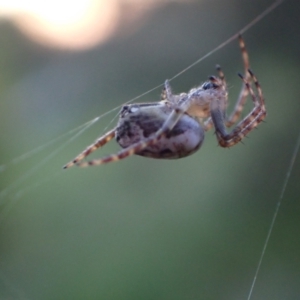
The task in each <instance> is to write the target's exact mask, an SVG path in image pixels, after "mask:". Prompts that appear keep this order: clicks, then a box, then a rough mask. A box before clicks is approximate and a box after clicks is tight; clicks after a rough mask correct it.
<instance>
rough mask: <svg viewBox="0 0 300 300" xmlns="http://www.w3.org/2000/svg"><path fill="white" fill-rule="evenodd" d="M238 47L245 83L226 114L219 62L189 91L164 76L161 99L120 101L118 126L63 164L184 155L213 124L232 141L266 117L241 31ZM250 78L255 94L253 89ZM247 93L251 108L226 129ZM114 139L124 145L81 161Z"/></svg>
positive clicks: (226, 142) (221, 138)
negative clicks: (174, 89)
mask: <svg viewBox="0 0 300 300" xmlns="http://www.w3.org/2000/svg"><path fill="white" fill-rule="evenodd" d="M239 46H240V49H241V52H242V57H243V62H244V75H241V74H239V76H240V77H241V79H242V81H243V86H242V89H241V92H240V95H239V97H238V100H237V102H236V105H235V108H234V110H233V112H232V114H231V115H230V116H229V117H226V109H227V103H228V92H227V85H226V81H225V77H224V74H223V72H222V70H221V67H220V66H217V71H218V77H216V76H210V77H209V80H208V81H206V82H204V83H203V84H202V85H200V86H198V87H196V88H193V89H191V90H190V91H189V92H188V93H182V94H179V95H174V94H173V93H172V90H171V87H170V84H169V81H168V80H166V81H165V85H164V89H163V92H162V95H161V101H159V102H154V103H141V104H130V105H124V106H123V107H122V109H121V112H120V116H119V121H118V124H117V126H116V127H115V128H114V129H112V130H111V131H109V132H108V133H106V134H105V135H103V136H102V137H100V138H99V139H97V140H96V141H95V142H94V143H93V144H92V145H90V146H89V147H88V148H86V149H85V150H84V151H83V152H82V153H80V154H79V155H78V156H77V157H76V158H75V159H74V160H72V161H71V162H69V163H68V164H66V165H65V166H64V169H66V168H69V167H71V166H73V165H77V166H80V167H87V166H95V165H101V164H104V163H108V162H112V161H118V160H121V159H124V158H126V157H128V156H130V155H133V154H137V155H141V156H146V157H152V158H158V159H176V158H181V157H185V156H188V155H191V154H192V153H194V152H195V151H197V150H198V149H199V148H200V146H201V145H202V143H203V141H204V133H205V131H208V130H209V129H211V128H212V127H214V128H215V132H216V137H217V140H218V143H219V145H220V146H221V147H231V146H234V145H236V144H237V143H238V142H240V141H241V140H242V139H243V138H244V137H245V136H246V135H247V134H248V133H249V132H250V131H252V130H253V129H254V128H255V127H256V126H257V125H258V124H259V123H260V122H262V121H263V119H264V118H265V117H266V108H265V103H264V97H263V94H262V90H261V87H260V84H259V83H258V81H257V79H256V77H255V75H254V74H253V72H252V71H251V70H250V69H249V57H248V53H247V50H246V48H245V43H244V41H243V39H242V37H241V36H239ZM252 83H253V84H254V86H255V89H256V93H255V92H254V91H253V89H252ZM248 95H250V97H251V99H252V102H253V104H254V107H253V109H252V110H251V111H250V113H249V114H248V115H247V116H246V117H245V118H244V119H242V120H241V121H240V122H239V123H238V124H237V125H236V126H235V127H234V129H233V130H232V131H231V132H230V133H227V130H226V128H227V127H228V128H229V127H231V126H232V125H233V124H235V123H236V122H237V120H238V119H239V117H240V115H241V112H242V110H243V107H244V105H245V102H246V100H247V97H248ZM113 138H115V139H116V141H117V142H118V144H119V145H120V146H121V147H122V148H124V149H123V150H121V151H119V152H118V153H117V154H112V155H109V156H107V157H104V158H101V159H95V160H91V161H87V162H85V161H82V160H83V159H84V158H85V157H86V156H88V155H89V154H90V153H92V152H94V151H95V150H97V149H98V148H100V147H101V146H103V145H105V144H106V143H107V142H109V141H110V140H111V139H113Z"/></svg>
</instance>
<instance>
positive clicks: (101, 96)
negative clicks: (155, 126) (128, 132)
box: [0, 0, 300, 300]
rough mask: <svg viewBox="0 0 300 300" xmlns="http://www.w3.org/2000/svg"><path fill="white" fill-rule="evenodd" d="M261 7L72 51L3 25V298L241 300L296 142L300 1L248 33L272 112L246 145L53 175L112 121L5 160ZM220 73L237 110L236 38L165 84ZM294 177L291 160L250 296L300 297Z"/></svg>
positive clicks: (158, 14)
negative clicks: (175, 158)
mask: <svg viewBox="0 0 300 300" xmlns="http://www.w3.org/2000/svg"><path fill="white" fill-rule="evenodd" d="M270 3H272V1H258V0H253V1H245V0H243V1H240V0H226V1H221V0H218V1H217V0H216V1H198V2H192V1H189V2H187V3H186V4H182V3H181V4H180V3H171V4H168V5H166V6H162V7H160V9H159V10H157V11H155V13H153V14H152V15H149V16H147V21H145V22H144V23H143V24H141V26H140V27H138V28H137V29H136V30H135V32H134V34H131V35H129V36H128V35H126V36H122V35H121V34H120V35H119V36H116V37H115V38H113V39H111V40H110V41H109V42H108V43H107V44H105V45H102V46H101V47H98V48H94V49H91V50H89V51H85V52H73V53H72V52H70V51H56V50H55V49H47V48H43V47H42V46H39V45H36V44H34V43H32V42H31V41H29V40H27V39H26V37H24V36H22V35H21V34H20V33H19V32H18V31H17V30H16V29H15V28H14V26H13V25H12V24H11V23H9V22H2V23H1V24H0V44H1V47H0V99H1V110H0V128H1V129H0V132H1V135H0V141H1V150H0V153H1V161H0V163H1V164H3V165H5V166H6V169H5V170H3V171H2V172H1V173H0V176H1V188H2V194H1V195H2V196H1V199H0V201H1V208H0V209H1V210H0V219H1V223H0V224H1V226H0V247H1V248H0V249H1V250H0V257H1V263H0V299H131V300H133V299H156V300H157V299H172V300H175V299H246V298H247V295H248V293H249V290H250V286H251V283H252V280H253V277H254V273H255V269H256V266H257V264H258V260H259V256H260V254H261V251H262V247H263V244H264V242H265V239H266V235H267V232H268V229H269V226H270V223H271V220H272V217H273V214H274V210H275V207H276V203H277V201H278V199H279V196H280V192H281V188H282V185H283V183H284V179H285V176H286V172H287V168H288V164H289V161H290V160H291V157H292V153H293V149H294V147H295V144H296V140H297V136H298V135H299V132H300V121H299V112H300V101H299V90H298V88H299V69H300V60H299V47H300V39H299V36H300V27H299V10H300V2H298V1H285V2H284V3H283V4H282V5H281V6H280V7H278V8H277V9H276V10H275V11H273V12H272V13H271V14H270V15H268V16H267V17H266V18H264V19H263V20H262V21H261V22H259V23H258V24H256V25H255V26H254V27H253V28H251V29H250V30H249V31H248V32H247V33H245V34H244V38H245V41H246V46H247V49H248V51H249V54H250V60H251V67H252V69H253V70H254V72H255V74H257V76H258V79H259V81H260V83H261V85H262V87H263V92H264V95H265V97H266V102H267V109H268V117H267V120H266V123H264V124H262V125H260V126H259V130H256V131H254V132H252V133H251V134H250V136H249V137H250V138H249V139H246V140H245V144H244V145H242V144H240V145H238V146H236V147H233V148H232V149H230V150H226V149H225V150H224V149H222V148H220V147H217V146H216V145H217V143H216V139H215V136H214V134H213V132H208V133H207V136H206V141H205V143H204V145H203V146H202V149H201V150H200V151H199V152H197V153H196V154H194V155H193V156H191V157H188V158H185V159H181V160H178V161H158V160H151V159H146V158H141V157H131V158H130V159H127V160H124V161H122V162H119V163H115V164H109V165H106V166H102V167H97V168H96V167H95V168H89V169H78V168H72V169H70V170H68V171H62V170H61V167H62V165H63V164H65V163H66V162H67V161H69V160H70V159H72V158H73V157H74V156H75V155H76V154H78V153H79V152H80V151H81V150H83V149H84V148H85V146H87V145H89V144H90V143H91V142H92V141H93V140H94V139H95V138H96V137H98V136H99V135H101V134H102V133H103V129H104V128H105V127H106V126H107V124H109V122H110V121H111V120H112V118H113V117H114V116H115V113H116V111H115V112H114V113H112V114H110V115H108V116H106V117H105V118H102V119H101V120H100V121H99V122H97V123H96V124H95V125H94V126H93V127H91V128H89V130H87V131H85V132H84V134H82V135H80V136H79V137H78V138H76V139H74V140H72V141H70V143H68V144H67V146H66V147H64V148H62V145H64V143H65V142H66V141H67V140H69V139H70V138H71V137H72V136H73V135H74V133H73V134H69V135H66V136H64V137H63V138H62V139H58V140H54V142H53V143H52V144H51V145H49V146H47V147H45V148H44V149H42V151H39V152H38V151H37V153H36V154H35V155H34V156H32V157H31V158H29V159H26V160H23V161H21V162H16V163H10V162H11V161H12V159H14V158H15V157H18V156H20V155H22V154H24V153H27V152H28V151H30V150H32V149H39V148H37V147H40V146H42V145H45V144H46V143H48V142H49V141H53V139H57V138H58V137H60V136H61V135H62V134H64V133H66V132H68V131H69V130H72V129H74V128H76V127H78V126H80V125H81V124H83V123H85V122H87V121H88V120H91V119H92V118H94V117H96V116H98V115H101V114H103V113H105V112H107V111H109V110H111V109H112V108H114V107H116V106H119V105H121V104H122V103H124V102H126V101H128V100H130V99H131V98H133V97H135V96H137V95H139V94H142V93H144V92H145V91H147V90H149V89H151V88H152V87H154V86H156V85H158V84H161V83H163V82H164V80H165V79H166V78H171V77H172V76H174V75H175V74H176V73H177V72H179V71H180V70H182V69H183V68H185V67H187V66H188V65H189V64H191V63H192V62H194V61H195V60H197V59H198V58H200V57H201V56H203V55H204V54H206V53H207V52H209V51H211V50H212V49H213V48H215V47H216V46H218V45H219V44H220V43H221V42H223V41H225V40H226V39H227V38H228V37H230V36H231V35H232V34H234V33H236V32H237V31H238V30H240V29H241V28H242V27H243V26H244V25H246V24H247V23H248V22H249V21H250V20H252V19H253V18H254V17H256V16H257V15H258V14H259V13H261V12H262V11H263V10H264V9H265V8H266V7H267V6H268V5H270ZM217 63H219V64H221V65H222V67H223V70H224V72H225V75H226V78H227V81H228V85H229V97H230V101H231V103H234V101H235V100H236V98H237V95H238V93H239V90H240V88H241V81H240V79H239V78H238V76H237V75H236V74H237V72H240V71H242V70H243V66H242V60H241V55H240V51H239V48H238V44H237V42H233V43H230V44H229V45H227V46H226V47H224V48H222V49H221V50H220V51H218V52H216V53H215V54H213V55H211V56H210V57H209V58H208V59H206V60H204V61H203V62H201V63H200V64H198V65H197V66H195V67H194V68H192V69H190V70H189V71H188V72H186V73H184V74H182V75H181V76H179V77H178V78H177V79H176V80H174V81H172V83H171V84H172V86H173V90H174V91H175V92H178V93H179V92H182V91H186V90H188V89H189V88H191V87H193V86H195V85H197V84H199V83H200V82H202V81H204V80H205V79H206V78H207V76H209V75H211V74H213V73H214V72H215V71H214V66H215V64H217ZM297 86H298V87H297ZM159 94H160V90H159V89H157V90H155V91H154V92H152V93H150V94H147V95H146V96H144V97H143V98H141V99H138V102H147V101H157V100H158V99H159ZM250 108H251V106H248V110H249V109H250ZM229 110H230V109H229ZM113 122H115V121H113ZM110 126H112V125H110ZM117 149H118V146H116V145H115V143H111V145H107V146H105V148H104V149H102V150H101V151H98V152H97V153H96V154H95V156H94V157H99V156H103V155H105V154H108V153H111V152H115V151H117ZM58 150H59V151H58ZM2 168H4V167H3V166H2ZM24 174H25V175H24ZM31 175H32V176H31ZM299 176H300V157H299V154H298V157H297V159H296V161H295V165H294V168H293V171H292V174H291V177H290V180H289V182H288V185H287V190H286V193H285V196H284V199H283V203H282V205H281V207H280V211H279V215H278V218H277V220H276V223H275V227H274V230H273V232H272V235H271V239H270V243H269V245H268V247H267V251H266V255H265V258H264V260H263V263H262V266H261V270H260V272H259V276H258V278H257V282H256V285H255V289H254V294H253V297H252V299H253V300H254V299H273V300H276V299H280V300H282V299H289V300H290V299H299V295H300V259H299V253H300V239H299V227H300V218H299V214H300V202H299V192H300V187H299ZM3 191H4V193H3ZM6 192H7V193H6Z"/></svg>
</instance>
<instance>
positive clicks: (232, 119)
mask: <svg viewBox="0 0 300 300" xmlns="http://www.w3.org/2000/svg"><path fill="white" fill-rule="evenodd" d="M238 39H239V47H240V49H241V52H242V58H243V62H244V78H245V79H246V81H247V82H249V80H250V79H251V76H250V73H249V72H248V70H249V68H250V63H249V55H248V51H247V49H246V46H245V42H244V40H243V38H242V36H241V35H239V38H238ZM248 94H249V89H248V88H247V86H246V84H244V85H243V87H242V89H241V91H240V94H239V97H238V100H237V102H236V104H235V107H234V109H233V111H232V113H231V115H230V116H229V117H228V118H227V120H226V126H227V127H231V126H232V125H233V124H235V123H236V122H237V121H238V119H239V118H240V116H241V113H242V110H243V108H244V105H245V103H246V100H247V96H248Z"/></svg>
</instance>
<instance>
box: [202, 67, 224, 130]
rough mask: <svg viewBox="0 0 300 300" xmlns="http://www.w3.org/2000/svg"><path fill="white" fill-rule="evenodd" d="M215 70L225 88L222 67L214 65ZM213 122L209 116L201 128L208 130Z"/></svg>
mask: <svg viewBox="0 0 300 300" xmlns="http://www.w3.org/2000/svg"><path fill="white" fill-rule="evenodd" d="M216 70H217V71H218V75H219V78H220V79H221V80H222V83H223V86H224V88H225V89H226V90H227V84H226V80H225V75H224V73H223V71H222V68H221V66H220V65H216ZM213 125H214V123H213V121H212V118H211V117H209V118H208V119H207V120H205V121H204V123H203V128H204V130H205V131H208V130H210V129H211V128H212V127H213Z"/></svg>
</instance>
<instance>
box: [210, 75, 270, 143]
mask: <svg viewBox="0 0 300 300" xmlns="http://www.w3.org/2000/svg"><path fill="white" fill-rule="evenodd" d="M248 72H249V76H250V78H251V79H252V80H253V82H254V84H255V87H256V90H257V94H258V95H255V93H254V91H253V90H252V88H251V86H250V83H249V81H248V80H247V79H246V78H245V77H244V76H243V75H239V76H240V77H241V78H242V80H243V82H244V84H245V86H246V88H247V90H248V93H249V94H250V95H251V98H252V101H253V103H254V108H253V109H252V111H251V112H250V113H249V114H248V115H247V116H246V117H245V118H244V119H243V120H242V121H240V122H239V124H238V125H237V126H236V127H235V128H234V129H233V131H232V132H231V133H229V134H228V133H227V131H226V127H225V117H224V115H225V108H224V104H223V102H221V101H220V100H218V99H215V100H214V101H213V102H212V103H211V116H212V120H213V122H214V126H215V129H216V135H217V139H218V142H219V145H220V146H222V147H231V146H233V145H235V144H237V143H238V142H240V141H241V140H242V139H243V138H244V137H245V136H246V135H247V134H248V133H249V132H250V131H251V130H253V129H254V128H255V127H256V126H257V125H258V124H259V123H260V122H262V121H263V119H264V118H265V117H266V109H265V104H264V98H263V94H262V90H261V87H260V84H259V82H258V80H257V78H256V77H255V76H254V74H253V73H252V72H251V71H250V70H248Z"/></svg>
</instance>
